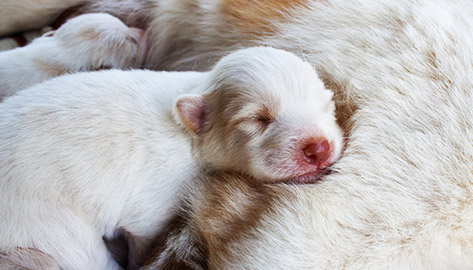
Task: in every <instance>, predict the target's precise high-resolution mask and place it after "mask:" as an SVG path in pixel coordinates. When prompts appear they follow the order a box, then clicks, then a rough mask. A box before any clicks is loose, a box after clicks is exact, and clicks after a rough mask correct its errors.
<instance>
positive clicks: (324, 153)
mask: <svg viewBox="0 0 473 270" xmlns="http://www.w3.org/2000/svg"><path fill="white" fill-rule="evenodd" d="M302 150H303V151H304V155H305V157H306V159H307V160H308V162H310V163H313V164H317V166H319V167H321V166H326V165H325V164H324V163H326V161H327V160H328V159H329V158H330V144H329V143H328V141H327V140H324V141H322V142H315V143H311V144H308V145H306V146H305V148H304V149H302Z"/></svg>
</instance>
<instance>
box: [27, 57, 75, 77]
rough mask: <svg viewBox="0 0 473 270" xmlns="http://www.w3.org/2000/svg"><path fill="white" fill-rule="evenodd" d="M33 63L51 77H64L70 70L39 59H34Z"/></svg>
mask: <svg viewBox="0 0 473 270" xmlns="http://www.w3.org/2000/svg"><path fill="white" fill-rule="evenodd" d="M33 62H34V64H35V65H36V66H38V69H40V70H43V71H44V72H45V73H47V74H48V75H49V76H51V77H57V76H60V75H64V74H66V73H67V72H68V69H67V68H66V67H65V66H62V65H59V64H54V63H48V62H46V61H43V60H41V59H38V58H35V59H33Z"/></svg>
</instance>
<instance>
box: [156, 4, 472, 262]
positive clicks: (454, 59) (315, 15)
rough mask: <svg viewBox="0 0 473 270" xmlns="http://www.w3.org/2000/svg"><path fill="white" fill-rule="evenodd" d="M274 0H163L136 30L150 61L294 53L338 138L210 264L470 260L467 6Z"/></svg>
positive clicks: (187, 62)
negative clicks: (321, 93)
mask: <svg viewBox="0 0 473 270" xmlns="http://www.w3.org/2000/svg"><path fill="white" fill-rule="evenodd" d="M282 2H284V1H265V3H266V4H263V6H262V7H260V8H254V7H252V6H250V7H247V6H245V5H233V6H232V5H231V3H234V2H233V1H186V0H182V1H175V0H174V1H165V0H163V1H160V2H159V3H160V5H159V7H158V9H157V11H156V14H157V15H156V16H157V17H156V19H155V21H154V23H153V24H152V26H151V28H150V29H149V33H150V37H151V38H152V39H151V40H152V41H151V43H150V44H151V46H152V48H151V51H150V52H154V53H149V54H148V55H149V57H148V60H149V62H148V64H149V66H154V67H158V68H166V69H188V68H197V69H206V68H208V67H209V66H210V65H211V63H212V62H214V61H215V60H216V59H218V58H219V57H220V56H221V55H223V54H225V53H226V52H227V51H229V50H232V49H233V48H236V47H241V46H249V45H255V44H264V45H272V46H275V47H278V48H284V49H287V50H290V51H292V52H295V53H297V54H299V55H301V56H303V57H304V58H305V59H306V60H308V61H309V62H311V63H312V64H313V65H314V66H315V67H316V68H317V69H318V71H319V73H320V74H321V77H322V79H323V80H324V82H325V83H326V86H327V87H329V88H330V89H332V90H334V92H335V93H336V94H335V100H336V103H337V108H338V110H339V115H340V117H339V118H340V121H341V124H342V125H343V127H344V128H345V131H346V133H347V136H348V139H347V142H348V144H347V148H346V151H345V154H344V156H343V157H342V159H341V160H340V161H339V162H338V163H337V164H335V165H334V173H333V174H331V175H328V176H326V177H325V178H324V181H323V182H322V183H321V184H319V185H307V186H286V187H284V188H283V189H282V190H283V191H280V192H279V195H277V196H279V198H280V200H279V201H278V204H277V206H276V207H273V211H271V212H269V213H265V214H264V215H263V216H262V217H261V219H260V220H259V222H257V224H255V225H254V226H253V227H252V229H251V230H250V231H247V232H246V233H245V234H244V236H243V237H238V238H236V239H235V241H229V242H227V243H226V249H225V252H224V253H223V252H220V251H219V250H218V249H215V251H214V252H215V253H214V254H217V255H216V256H218V257H219V258H222V259H221V260H218V262H216V263H215V265H212V268H213V269H314V268H322V269H342V268H348V269H468V268H472V267H473V259H472V258H473V239H472V235H473V226H472V224H473V223H472V221H473V208H472V205H473V204H472V202H471V192H472V182H471V179H472V178H473V177H472V176H473V172H472V170H471V169H470V167H471V164H472V162H473V147H472V146H471V142H472V140H473V137H472V136H473V135H472V134H473V132H472V131H473V130H472V127H473V125H472V120H471V119H473V118H472V117H473V115H472V114H473V111H472V110H471V104H472V103H473V100H472V99H473V97H472V94H471V92H472V90H473V85H472V83H471V81H472V78H473V68H472V67H473V59H472V55H473V54H472V52H473V38H472V34H471V33H473V14H472V10H473V6H472V3H471V2H470V1H462V0H458V1H448V2H445V1H427V0H418V1H410V0H409V1H408V0H396V1H374V0H373V1H355V0H349V1H345V0H343V1H342V0H329V1H295V2H293V3H294V4H293V6H291V7H281V6H282V4H281V3H282ZM274 9H276V12H269V11H271V10H274ZM268 10H269V11H268ZM229 11H230V12H229ZM249 11H251V12H249ZM189 12H190V13H189ZM248 12H249V13H248ZM189 14H191V15H189ZM243 14H250V15H251V14H253V15H254V16H253V17H251V16H246V17H245V16H243ZM274 14H276V15H274ZM261 17H263V19H258V20H257V19H255V18H261ZM252 19H253V21H251V20H252ZM246 22H251V23H246ZM224 199H225V196H223V197H221V198H220V201H223V200H224ZM216 201H218V200H216ZM229 203H230V205H231V202H229ZM220 209H222V211H220V212H215V213H214V216H213V218H216V217H222V216H225V215H226V214H227V213H232V212H231V209H230V210H229V209H228V208H224V207H222V208H220ZM200 218H206V219H207V220H208V219H209V217H208V216H201V217H197V220H199V219H200ZM220 229H222V228H220ZM223 230H225V229H223ZM209 248H210V249H211V248H213V247H212V246H210V247H209Z"/></svg>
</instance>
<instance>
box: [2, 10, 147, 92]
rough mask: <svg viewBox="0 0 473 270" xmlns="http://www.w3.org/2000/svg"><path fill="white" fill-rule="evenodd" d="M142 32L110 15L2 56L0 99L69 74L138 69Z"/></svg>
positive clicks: (87, 18) (77, 22)
mask: <svg viewBox="0 0 473 270" xmlns="http://www.w3.org/2000/svg"><path fill="white" fill-rule="evenodd" d="M142 34H143V33H142V30H139V29H136V28H128V27H127V26H126V25H124V24H123V23H122V22H121V21H120V20H118V19H117V18H115V17H113V16H111V15H108V14H101V13H96V14H86V15H81V16H79V17H76V18H73V19H71V20H69V21H68V22H66V23H65V24H64V25H63V26H61V27H60V28H59V29H58V30H56V31H50V32H47V33H45V34H44V35H43V36H41V37H39V38H37V39H35V40H34V41H33V42H32V43H31V44H29V45H27V46H25V47H21V48H16V49H13V50H9V51H4V52H0V97H5V96H9V95H12V94H14V93H15V92H16V91H18V90H21V89H24V88H26V87H28V86H30V85H33V84H35V83H39V82H42V81H44V80H46V79H49V78H52V77H56V76H59V75H62V74H65V73H73V72H78V71H86V70H94V69H98V68H102V67H109V68H129V67H132V66H134V65H136V63H137V61H138V58H139V54H140V47H141V49H144V48H143V44H142Z"/></svg>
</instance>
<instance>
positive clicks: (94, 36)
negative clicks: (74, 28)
mask: <svg viewBox="0 0 473 270" xmlns="http://www.w3.org/2000/svg"><path fill="white" fill-rule="evenodd" d="M99 36H100V32H99V31H97V30H95V29H93V28H86V29H84V30H82V31H81V32H80V33H79V37H81V38H83V39H85V40H92V41H94V40H98V39H99Z"/></svg>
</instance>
